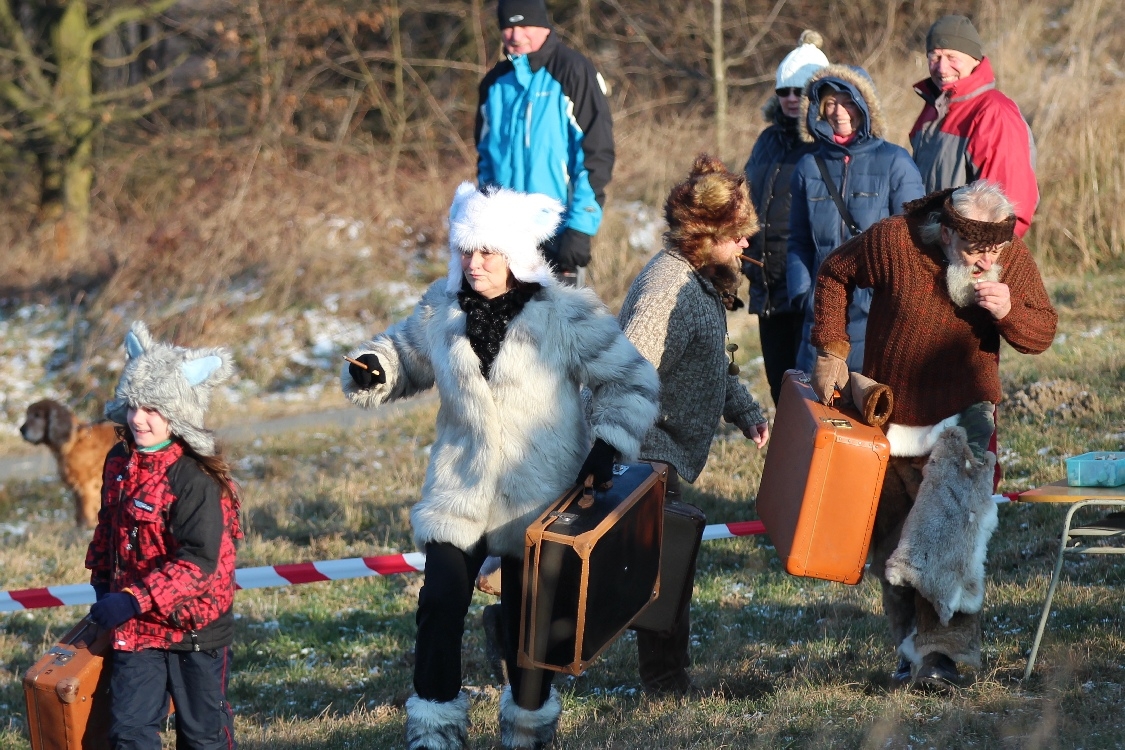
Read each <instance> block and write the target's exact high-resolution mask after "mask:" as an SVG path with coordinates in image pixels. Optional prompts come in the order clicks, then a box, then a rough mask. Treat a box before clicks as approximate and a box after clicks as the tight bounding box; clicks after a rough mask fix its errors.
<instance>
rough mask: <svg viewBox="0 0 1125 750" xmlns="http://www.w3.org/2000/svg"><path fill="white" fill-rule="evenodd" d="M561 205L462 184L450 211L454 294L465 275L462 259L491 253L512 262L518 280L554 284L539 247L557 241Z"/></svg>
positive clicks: (540, 197) (531, 195)
mask: <svg viewBox="0 0 1125 750" xmlns="http://www.w3.org/2000/svg"><path fill="white" fill-rule="evenodd" d="M562 214H563V206H562V204H561V203H559V202H558V201H557V200H555V199H554V198H551V197H550V196H547V195H540V194H539V193H520V192H517V191H515V190H509V189H507V188H502V187H486V188H484V189H483V190H477V186H476V185H474V184H473V183H471V182H462V183H461V184H460V186H458V188H457V192H456V193H454V195H453V205H452V206H450V207H449V283H448V284H447V285H446V289H448V290H449V291H450V292H451V293H456V292H459V291H461V283H462V281H463V280H464V277H465V274H464V272H462V270H461V255H462V254H464V253H471V252H472V251H474V250H491V251H493V252H496V253H500V254H501V255H503V256H504V258H505V260H507V261H508V268H509V269H510V270H511V272H512V275H513V276H515V277H516V278H517V279H518V280H520V281H525V282H536V283H538V284H543V285H544V286H547V285H550V284H554V283H555V277H554V276H552V275H551V267H550V266H549V265H547V261H546V259H544V258H543V254H542V253H541V252H539V246H540V245H541V244H543V243H544V242H546V241H547V240H549V239H551V238H552V237H554V236H555V230H556V229H558V226H559V222H560V221H561V220H562Z"/></svg>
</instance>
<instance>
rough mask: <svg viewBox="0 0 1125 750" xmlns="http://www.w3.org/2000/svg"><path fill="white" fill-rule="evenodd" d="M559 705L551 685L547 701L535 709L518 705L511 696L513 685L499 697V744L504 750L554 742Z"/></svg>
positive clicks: (537, 749) (529, 749) (535, 748)
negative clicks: (530, 709)
mask: <svg viewBox="0 0 1125 750" xmlns="http://www.w3.org/2000/svg"><path fill="white" fill-rule="evenodd" d="M561 714H562V704H561V703H560V702H559V695H558V693H557V692H555V689H554V688H551V695H550V697H549V698H547V702H546V703H544V704H543V705H542V706H540V707H539V708H537V709H536V710H534V711H529V710H527V709H526V708H520V707H519V706H517V705H516V701H515V699H514V698H512V688H511V687H506V688H504V692H503V694H502V695H501V696H500V744H501V746H502V747H503V748H504V750H543V749H544V748H547V747H550V746H551V744H552V743H553V742H554V741H555V733H556V732H557V731H558V728H559V716H560V715H561Z"/></svg>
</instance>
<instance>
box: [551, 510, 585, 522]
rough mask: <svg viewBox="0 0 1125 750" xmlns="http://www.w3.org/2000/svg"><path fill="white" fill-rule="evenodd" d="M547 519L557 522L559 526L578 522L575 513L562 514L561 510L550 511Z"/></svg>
mask: <svg viewBox="0 0 1125 750" xmlns="http://www.w3.org/2000/svg"><path fill="white" fill-rule="evenodd" d="M547 518H550V519H551V520H553V521H558V522H559V523H561V524H568V523H574V522H575V521H577V520H578V514H577V513H564V512H563V511H561V510H555V511H551V512H550V513H548V514H547Z"/></svg>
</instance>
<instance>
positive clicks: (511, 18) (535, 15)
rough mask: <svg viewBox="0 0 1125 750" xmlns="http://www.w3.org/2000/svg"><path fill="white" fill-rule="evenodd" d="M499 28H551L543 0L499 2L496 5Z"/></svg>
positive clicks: (508, 0) (503, 0)
mask: <svg viewBox="0 0 1125 750" xmlns="http://www.w3.org/2000/svg"><path fill="white" fill-rule="evenodd" d="M496 16H497V18H498V19H499V20H500V28H501V29H506V28H509V27H510V26H540V27H542V28H544V29H549V28H551V18H550V16H548V15H547V6H546V4H545V3H544V2H543V0H500V1H499V2H498V3H497V4H496Z"/></svg>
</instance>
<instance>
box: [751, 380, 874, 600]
mask: <svg viewBox="0 0 1125 750" xmlns="http://www.w3.org/2000/svg"><path fill="white" fill-rule="evenodd" d="M890 455H891V448H890V443H888V442H887V438H886V436H885V435H883V431H882V430H880V429H879V428H878V427H871V426H870V425H866V424H864V423H863V422H861V421H860V419H859V415H858V414H857V413H856V412H854V411H850V410H841V409H836V408H833V407H830V406H824V405H823V404H821V403H820V402H819V401H818V400H817V398H816V394H815V393H814V392H813V389H812V387H811V386H810V385H809V378H808V376H807V375H805V374H804V373H803V372H800V371H799V370H789V371H787V372H786V373H785V378H784V380H783V381H782V384H781V398H780V399H779V401H778V404H777V415H776V417H775V418H774V425H773V432H772V434H771V435H770V443H769V452H768V454H767V455H766V465H765V468H764V469H763V470H762V483H761V486H760V487H759V489H758V501H757V505H758V517H759V518H761V519H762V523H763V524H765V527H766V533H767V534H768V535H769V537H770V541H771V542H772V543H773V546H774V547H775V548H776V549H777V554H778V555H779V556H780V557H781V559H782V561H784V563H785V570H786V572H788V573H790V574H792V575H795V576H805V577H808V578H823V579H825V580H829V581H840V582H842V583H852V584H854V583H858V582H859V580H860V578H861V577H862V576H863V566H864V564H865V562H866V561H867V549H868V547H869V546H870V544H871V529H872V527H873V526H874V525H875V511H876V510H877V509H878V507H879V491H880V490H881V489H882V487H883V476H884V475H885V474H886V471H887V462H888V460H889V459H890Z"/></svg>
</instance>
